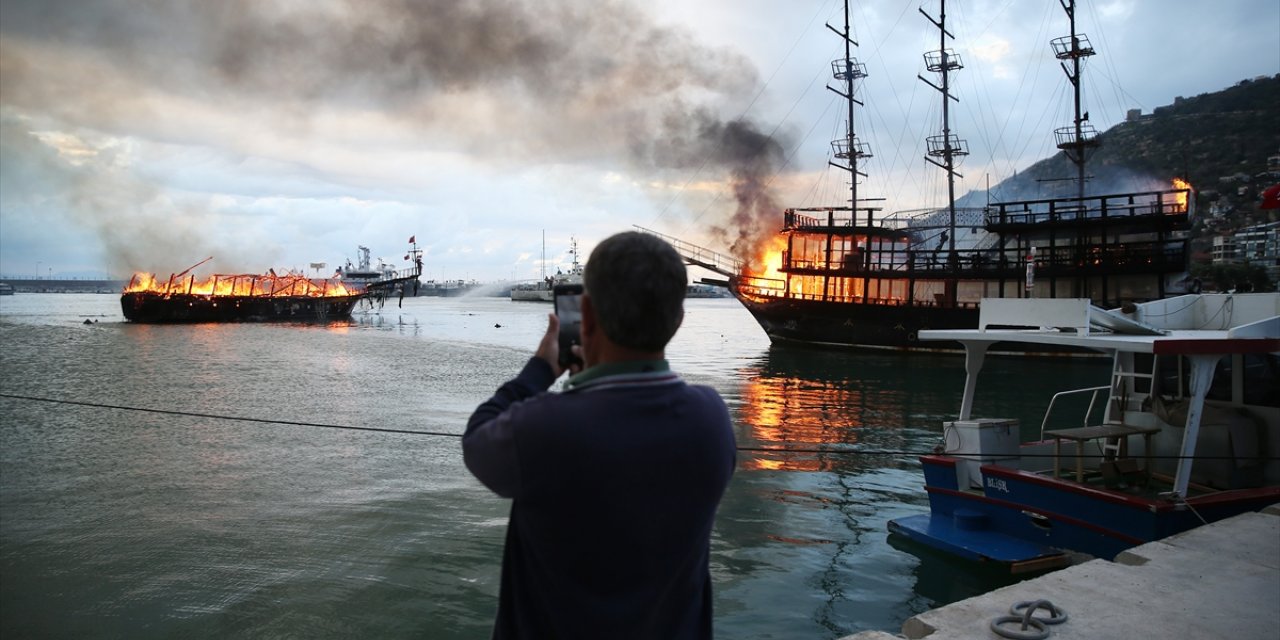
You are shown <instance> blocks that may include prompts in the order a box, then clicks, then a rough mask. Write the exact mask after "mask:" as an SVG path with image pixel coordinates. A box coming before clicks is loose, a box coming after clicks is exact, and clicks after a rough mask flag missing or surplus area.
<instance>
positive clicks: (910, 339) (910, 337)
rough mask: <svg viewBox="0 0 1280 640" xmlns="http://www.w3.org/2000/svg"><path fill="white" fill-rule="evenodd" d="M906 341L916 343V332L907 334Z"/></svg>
mask: <svg viewBox="0 0 1280 640" xmlns="http://www.w3.org/2000/svg"><path fill="white" fill-rule="evenodd" d="M907 341H908V342H915V341H916V332H914V331H912V332H911V333H908V334H907Z"/></svg>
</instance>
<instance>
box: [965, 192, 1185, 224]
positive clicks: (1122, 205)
mask: <svg viewBox="0 0 1280 640" xmlns="http://www.w3.org/2000/svg"><path fill="white" fill-rule="evenodd" d="M1190 193H1191V191H1190V189H1172V190H1168V191H1145V192H1138V193H1124V194H1115V195H1105V196H1089V197H1085V198H1057V199H1048V200H1026V201H1020V202H995V203H992V204H991V206H990V208H989V209H988V211H987V215H986V224H987V226H988V227H994V226H1001V225H1028V224H1043V223H1050V222H1073V221H1077V220H1082V219H1087V220H1109V219H1131V218H1139V217H1158V216H1164V215H1183V216H1185V215H1187V213H1188V204H1187V203H1188V201H1189V198H1190Z"/></svg>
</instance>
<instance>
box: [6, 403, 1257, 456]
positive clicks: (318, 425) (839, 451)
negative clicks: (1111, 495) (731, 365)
mask: <svg viewBox="0 0 1280 640" xmlns="http://www.w3.org/2000/svg"><path fill="white" fill-rule="evenodd" d="M0 398H9V399H12V400H27V401H31V402H47V403H50V404H62V405H72V406H78V407H90V408H94V409H115V410H118V411H137V412H140V413H156V414H160V415H169V416H184V417H188V418H210V419H213V420H230V421H236V422H255V423H258V424H281V425H288V426H293V427H316V428H320V429H344V430H348V431H372V432H376V433H398V434H406V435H415V436H435V437H449V438H461V437H462V434H461V433H453V432H449V431H428V430H422V429H389V428H384V427H358V426H353V425H345V424H326V423H323V422H306V421H301V420H277V419H273V418H249V417H245V416H229V415H223V414H217V413H200V412H195V411H178V410H176V409H152V408H148V407H131V406H127V405H119V404H105V403H100V402H83V401H79V400H62V399H58V398H43V397H40V396H26V395H20V394H14V393H0ZM737 450H738V451H744V452H750V453H831V454H837V455H866V456H923V455H934V454H939V453H941V452H938V451H933V450H929V451H903V450H888V449H874V450H867V449H832V448H804V447H750V446H738V447H737ZM945 455H949V456H951V457H955V458H968V457H973V456H981V455H983V454H978V453H946V454H945ZM1019 456H1020V457H1023V458H1053V457H1055V456H1054V455H1053V454H1052V453H1023V454H1019ZM1058 457H1064V458H1074V457H1075V456H1074V454H1065V455H1063V456H1058ZM1083 457H1085V458H1090V459H1092V458H1101V457H1103V456H1102V454H1083ZM1144 457H1147V456H1144ZM1149 457H1150V458H1151V459H1152V460H1183V459H1186V460H1235V459H1236V457H1235V456H1161V455H1153V456H1149ZM1250 459H1251V460H1259V461H1261V460H1268V461H1272V460H1280V457H1275V456H1271V457H1257V458H1250Z"/></svg>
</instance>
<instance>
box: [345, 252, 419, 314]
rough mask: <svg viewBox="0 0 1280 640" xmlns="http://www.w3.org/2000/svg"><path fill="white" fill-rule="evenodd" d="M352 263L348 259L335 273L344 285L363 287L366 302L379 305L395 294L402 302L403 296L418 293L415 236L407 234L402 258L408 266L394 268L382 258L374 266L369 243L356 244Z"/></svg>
mask: <svg viewBox="0 0 1280 640" xmlns="http://www.w3.org/2000/svg"><path fill="white" fill-rule="evenodd" d="M357 255H358V256H359V257H358V258H357V263H356V264H354V265H353V264H351V261H350V260H348V261H347V264H346V266H345V267H339V268H338V271H337V273H335V274H334V276H335V277H337V278H339V279H341V280H342V282H343V283H344V284H346V285H347V286H348V288H351V289H355V290H359V291H363V292H364V294H365V296H364V298H363V300H364V301H365V302H366V303H367V304H368V305H369V306H370V307H373V306H377V307H381V306H382V305H383V303H385V301H386V300H387V299H388V298H398V299H399V300H400V301H401V302H403V300H404V298H405V296H409V297H413V296H416V295H418V290H419V288H420V287H421V283H420V281H419V280H418V278H419V277H420V276H421V275H422V250H421V249H419V248H418V244H417V236H416V235H415V236H409V252H408V253H406V254H405V256H404V259H405V260H407V261H409V264H410V266H409V267H407V268H405V269H396V268H395V267H394V266H392V265H390V264H387V263H386V262H384V261H383V260H381V259H379V260H378V266H377V267H374V266H373V264H372V262H373V261H372V259H371V258H370V256H369V247H366V246H363V245H361V246H358V247H357Z"/></svg>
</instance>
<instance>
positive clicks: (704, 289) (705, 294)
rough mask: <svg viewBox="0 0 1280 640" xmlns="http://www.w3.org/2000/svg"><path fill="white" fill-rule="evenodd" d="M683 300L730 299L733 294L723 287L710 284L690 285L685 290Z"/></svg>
mask: <svg viewBox="0 0 1280 640" xmlns="http://www.w3.org/2000/svg"><path fill="white" fill-rule="evenodd" d="M684 297H685V298H731V297H733V294H731V293H729V290H728V289H726V288H724V287H717V286H715V285H710V284H691V285H689V288H688V289H686V290H685V293H684Z"/></svg>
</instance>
